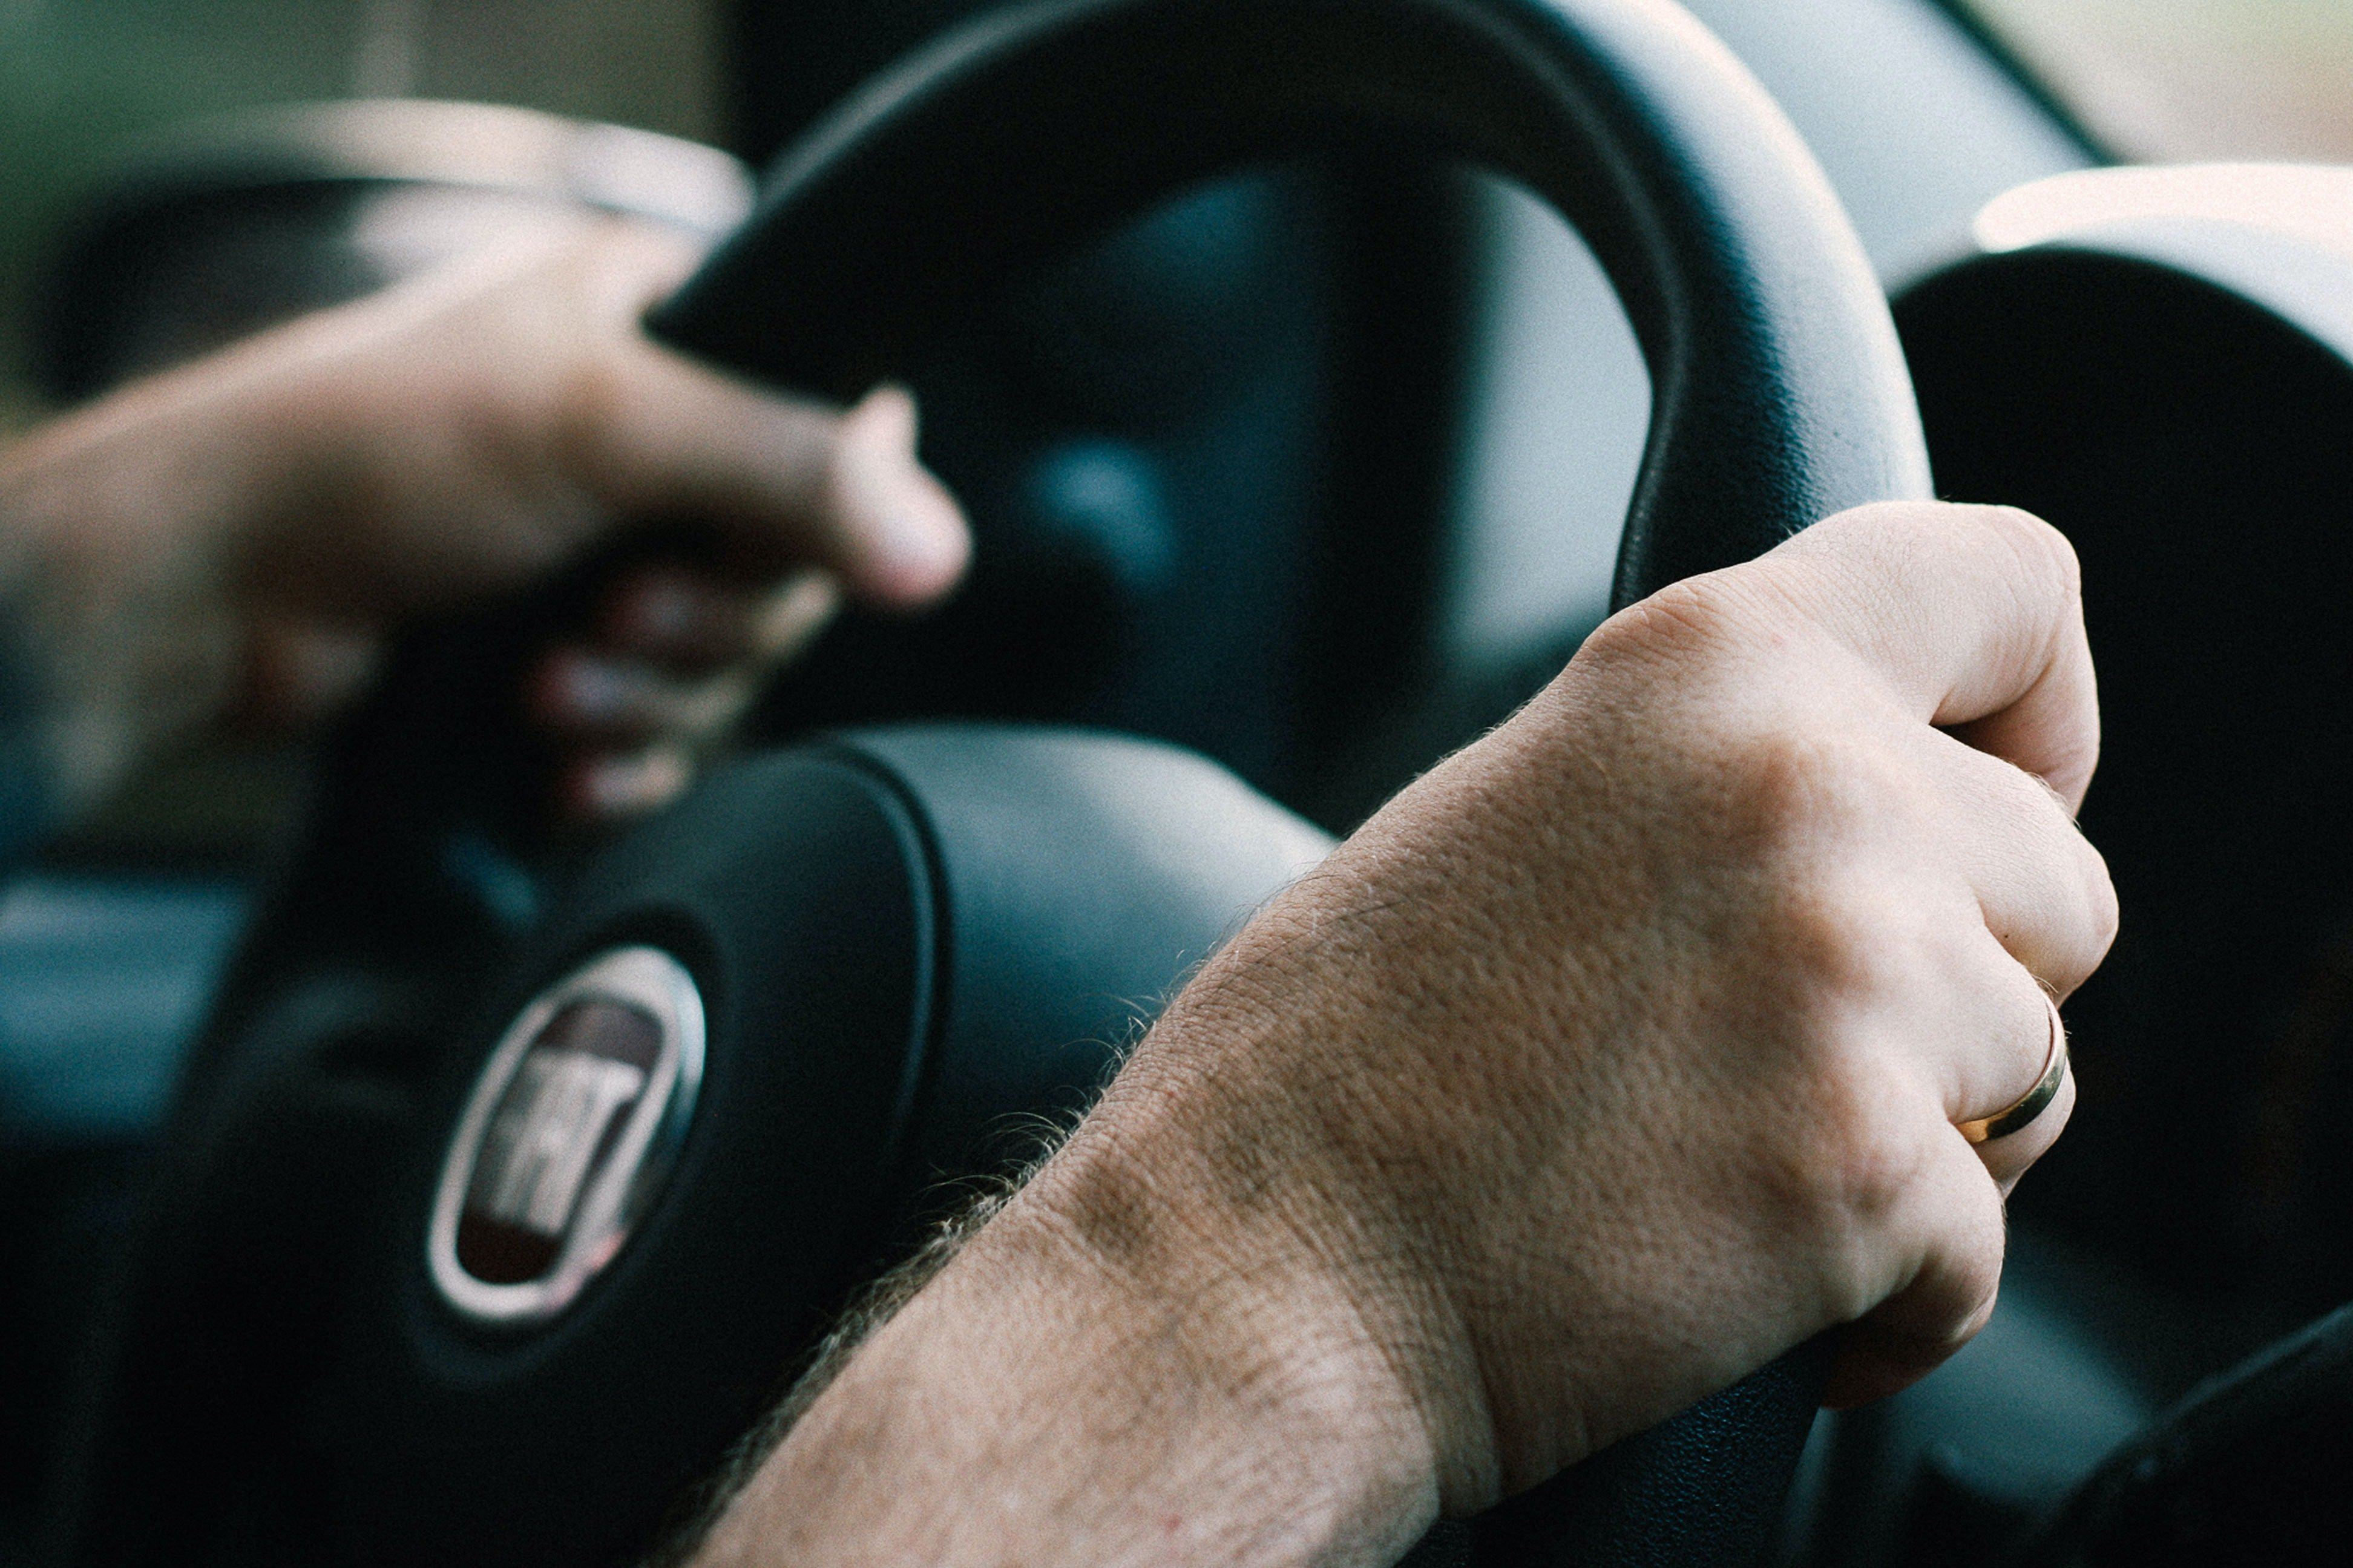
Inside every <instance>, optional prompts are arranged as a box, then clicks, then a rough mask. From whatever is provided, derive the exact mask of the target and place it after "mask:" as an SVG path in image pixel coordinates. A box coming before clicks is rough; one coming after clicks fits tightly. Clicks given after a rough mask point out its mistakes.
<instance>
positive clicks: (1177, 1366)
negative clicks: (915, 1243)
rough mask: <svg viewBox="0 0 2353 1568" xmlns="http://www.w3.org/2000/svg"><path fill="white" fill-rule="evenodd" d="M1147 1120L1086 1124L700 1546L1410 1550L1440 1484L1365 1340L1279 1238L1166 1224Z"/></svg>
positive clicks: (855, 1364)
mask: <svg viewBox="0 0 2353 1568" xmlns="http://www.w3.org/2000/svg"><path fill="white" fill-rule="evenodd" d="M1163 1131H1166V1130H1165V1129H1148V1128H1142V1127H1138V1126H1137V1125H1135V1124H1134V1122H1133V1121H1124V1122H1122V1123H1120V1124H1118V1125H1113V1126H1107V1125H1105V1124H1104V1123H1103V1122H1102V1121H1097V1122H1096V1123H1093V1124H1091V1126H1090V1128H1089V1130H1088V1131H1086V1132H1084V1133H1082V1136H1081V1137H1080V1139H1079V1140H1078V1141H1077V1142H1076V1143H1075V1144H1074V1145H1073V1146H1072V1147H1071V1148H1069V1149H1066V1150H1065V1151H1064V1152H1063V1153H1062V1155H1061V1156H1060V1157H1059V1158H1058V1159H1057V1160H1056V1161H1054V1162H1053V1163H1050V1165H1049V1166H1048V1167H1047V1168H1046V1170H1045V1171H1044V1172H1042V1173H1040V1175H1039V1178H1038V1180H1037V1181H1035V1182H1034V1183H1033V1184H1031V1185H1030V1186H1029V1188H1028V1189H1027V1190H1025V1191H1024V1192H1023V1193H1022V1194H1018V1195H1017V1196H1016V1197H1015V1198H1014V1200H1013V1201H1012V1202H1011V1203H1010V1204H1008V1206H1007V1208H1006V1209H1005V1210H1004V1212H1003V1213H1001V1214H1000V1215H997V1217H996V1218H995V1219H994V1220H993V1221H992V1222H991V1223H990V1224H989V1225H988V1226H986V1227H984V1228H983V1229H981V1230H980V1231H979V1232H978V1234H977V1235H976V1236H975V1237H973V1238H972V1239H971V1240H970V1242H968V1243H967V1244H966V1245H965V1247H964V1248H963V1249H962V1250H961V1251H960V1252H959V1253H958V1255H957V1256H956V1257H955V1258H954V1259H953V1260H952V1261H951V1262H950V1263H949V1264H948V1266H947V1267H946V1268H944V1270H943V1271H942V1272H941V1273H940V1274H939V1275H938V1276H937V1277H936V1278H934V1279H932V1280H931V1281H930V1283H929V1284H927V1285H926V1286H925V1287H924V1288H923V1289H922V1290H921V1291H920V1292H919V1293H918V1294H917V1295H915V1297H914V1298H913V1300H911V1301H910V1302H908V1303H907V1304H906V1306H905V1307H904V1308H903V1309H902V1310H900V1311H899V1312H898V1313H897V1314H896V1315H895V1316H894V1317H892V1319H891V1321H888V1322H887V1323H885V1324H884V1325H883V1326H882V1327H881V1329H880V1330H879V1331H876V1332H875V1334H874V1335H873V1337H872V1338H871V1340H870V1341H869V1342H867V1343H866V1344H864V1345H863V1346H862V1347H861V1348H860V1350H859V1351H858V1352H857V1353H856V1354H855V1355H853V1356H852V1357H850V1358H849V1361H848V1362H847V1363H846V1364H845V1365H844V1366H843V1367H842V1368H841V1370H840V1371H839V1375H838V1376H836V1377H835V1378H834V1379H833V1380H832V1381H831V1382H830V1383H829V1384H828V1386H827V1387H826V1388H825V1390H824V1392H823V1394H821V1395H820V1396H818V1398H817V1399H816V1401H815V1402H814V1403H813V1404H812V1405H810V1407H809V1408H808V1410H807V1413H806V1414H805V1415H803V1416H802V1417H801V1419H800V1420H799V1421H798V1422H797V1424H796V1425H795V1426H794V1427H793V1429H792V1430H791V1432H790V1433H789V1435H788V1436H786V1439H785V1441H784V1443H783V1444H782V1446H781V1447H779V1448H778V1449H777V1451H776V1453H775V1454H774V1455H772V1456H771V1457H770V1458H768V1459H767V1461H766V1462H765V1464H764V1465H763V1466H762V1467H761V1468H760V1469H759V1470H758V1472H757V1473H756V1474H755V1475H754V1478H753V1479H752V1480H751V1482H750V1484H749V1485H748V1487H747V1488H746V1489H745V1490H744V1493H743V1495H742V1496H741V1497H739V1498H738V1499H737V1500H735V1502H734V1504H733V1507H732V1508H731V1509H730V1510H728V1512H727V1513H726V1514H725V1516H724V1517H723V1519H722V1521H720V1524H719V1526H718V1528H717V1529H716V1530H715V1531H713V1533H712V1536H711V1538H710V1540H709V1542H707V1544H706V1546H705V1549H704V1551H703V1552H702V1555H701V1556H700V1557H699V1558H698V1559H697V1561H698V1562H699V1563H706V1564H710V1565H712V1568H720V1565H731V1568H732V1565H750V1564H782V1563H795V1564H804V1563H805V1564H837V1563H839V1564H864V1563H876V1564H881V1563H890V1564H894V1565H895V1564H901V1563H925V1564H941V1565H958V1568H962V1565H973V1568H979V1565H984V1564H997V1563H1017V1562H1018V1563H1023V1564H1030V1565H1039V1568H1043V1565H1048V1564H1053V1563H1072V1564H1081V1563H1083V1564H1090V1565H1093V1564H1113V1563H1164V1562H1186V1563H1208V1562H1215V1563H1237V1564H1251V1563H1359V1562H1362V1563H1372V1562H1385V1561H1388V1560H1390V1559H1392V1558H1394V1557H1395V1555H1396V1554H1397V1553H1398V1552H1402V1551H1403V1550H1404V1549H1405V1547H1406V1546H1408V1545H1409V1544H1410V1543H1411V1542H1412V1540H1413V1539H1414V1538H1415V1536H1416V1535H1417V1534H1418V1533H1419V1531H1420V1530H1421V1529H1423V1528H1424V1527H1426V1526H1427V1524H1428V1522H1429V1521H1430V1519H1431V1518H1432V1517H1433V1516H1434V1514H1435V1512H1436V1510H1437V1505H1438V1491H1437V1486H1436V1482H1435V1480H1434V1479H1433V1475H1434V1467H1433V1464H1432V1460H1431V1456H1430V1451H1429V1443H1428V1440H1427V1438H1426V1437H1425V1436H1424V1435H1423V1431H1422V1427H1421V1424H1420V1420H1419V1416H1418V1415H1417V1413H1416V1412H1415V1411H1414V1410H1413V1409H1412V1408H1411V1407H1410V1406H1409V1403H1408V1402H1407V1401H1406V1400H1405V1399H1404V1398H1403V1397H1402V1396H1401V1394H1398V1392H1397V1391H1398V1384H1397V1381H1396V1379H1395V1378H1394V1376H1393V1374H1392V1373H1391V1370H1390V1367H1389V1365H1388V1360H1387V1357H1386V1355H1385V1353H1384V1352H1383V1351H1382V1350H1381V1349H1380V1347H1378V1346H1377V1344H1376V1343H1375V1342H1374V1340H1373V1338H1372V1336H1371V1335H1370V1334H1369V1333H1368V1332H1367V1331H1366V1328H1365V1325H1364V1324H1363V1323H1362V1321H1360V1320H1359V1318H1358V1317H1357V1316H1356V1311H1355V1310H1354V1307H1353V1305H1352V1303H1350V1302H1349V1301H1348V1300H1345V1299H1344V1298H1343V1296H1342V1295H1341V1293H1340V1292H1339V1290H1338V1289H1336V1286H1335V1283H1333V1282H1332V1281H1331V1280H1330V1279H1327V1278H1326V1275H1325V1271H1324V1269H1323V1268H1321V1266H1320V1264H1318V1263H1316V1262H1314V1261H1311V1260H1310V1259H1308V1258H1307V1257H1306V1255H1305V1254H1304V1252H1303V1250H1302V1249H1301V1248H1299V1247H1298V1246H1297V1238H1296V1237H1295V1235H1294V1234H1293V1233H1291V1232H1289V1231H1288V1230H1287V1229H1286V1230H1283V1231H1281V1232H1279V1233H1278V1232H1275V1231H1270V1230H1266V1229H1264V1228H1262V1227H1260V1226H1253V1225H1250V1224H1247V1223H1244V1224H1237V1225H1229V1226H1220V1227H1219V1230H1218V1234H1217V1235H1216V1237H1215V1239H1214V1241H1213V1240H1212V1237H1210V1235H1208V1233H1205V1232H1204V1231H1202V1230H1200V1229H1198V1228H1197V1226H1196V1224H1195V1223H1187V1220H1186V1218H1185V1216H1188V1215H1189V1216H1190V1217H1191V1220H1192V1221H1194V1222H1198V1218H1199V1215H1200V1212H1201V1211H1200V1207H1199V1205H1198V1203H1196V1202H1194V1201H1193V1200H1192V1199H1191V1197H1189V1196H1188V1195H1186V1194H1169V1193H1164V1192H1161V1191H1158V1190H1155V1186H1156V1184H1155V1182H1154V1181H1153V1179H1152V1177H1151V1173H1150V1168H1149V1167H1148V1166H1147V1165H1145V1164H1144V1163H1140V1162H1138V1161H1136V1160H1134V1159H1133V1158H1132V1157H1131V1156H1132V1155H1133V1154H1134V1153H1136V1152H1140V1151H1139V1150H1137V1149H1136V1148H1135V1147H1134V1145H1133V1144H1128V1145H1127V1146H1125V1147H1123V1146H1122V1145H1123V1144H1124V1143H1126V1140H1125V1137H1124V1135H1125V1134H1126V1133H1129V1132H1135V1133H1137V1134H1138V1135H1139V1141H1140V1142H1142V1143H1145V1144H1150V1143H1152V1142H1155V1140H1157V1139H1158V1138H1159V1136H1160V1135H1161V1133H1162V1132H1163ZM1184 1163H1186V1162H1185V1161H1183V1160H1181V1159H1180V1160H1178V1161H1176V1162H1175V1164H1176V1165H1177V1166H1179V1167H1181V1166H1182V1165H1183V1164H1184ZM1177 1179H1178V1180H1179V1181H1180V1182H1182V1181H1184V1180H1185V1178H1184V1176H1183V1175H1182V1173H1181V1170H1180V1171H1179V1172H1178V1173H1177ZM1105 1226H1110V1227H1112V1228H1113V1229H1114V1230H1115V1231H1116V1232H1117V1236H1116V1238H1115V1239H1113V1238H1111V1237H1107V1236H1106V1233H1105Z"/></svg>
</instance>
